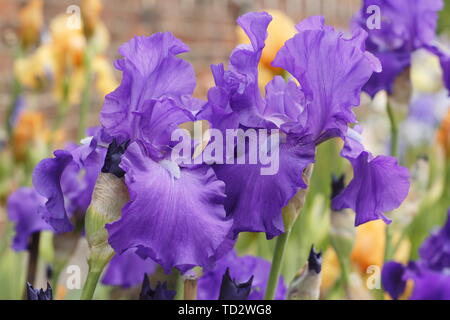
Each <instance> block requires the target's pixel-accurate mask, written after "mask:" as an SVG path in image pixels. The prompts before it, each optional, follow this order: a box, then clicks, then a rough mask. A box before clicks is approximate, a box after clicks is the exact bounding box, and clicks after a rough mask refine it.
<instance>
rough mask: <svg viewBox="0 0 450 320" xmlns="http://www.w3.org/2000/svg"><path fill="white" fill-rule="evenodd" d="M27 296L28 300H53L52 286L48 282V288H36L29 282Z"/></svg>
mask: <svg viewBox="0 0 450 320" xmlns="http://www.w3.org/2000/svg"><path fill="white" fill-rule="evenodd" d="M27 298H28V300H53V292H52V287H51V286H50V284H49V283H48V282H47V289H46V290H45V291H44V289H42V288H41V289H39V290H38V289H35V288H33V286H32V285H31V284H30V283H29V282H27Z"/></svg>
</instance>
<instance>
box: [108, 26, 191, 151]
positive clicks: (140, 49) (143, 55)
mask: <svg viewBox="0 0 450 320" xmlns="http://www.w3.org/2000/svg"><path fill="white" fill-rule="evenodd" d="M186 51H188V47H187V46H186V45H185V44H184V43H183V42H181V41H180V40H178V39H177V38H175V37H174V36H173V35H172V34H171V33H156V34H154V35H152V36H150V37H134V38H133V39H132V40H130V41H128V42H127V43H125V44H124V45H122V46H121V47H120V49H119V52H120V54H121V55H122V56H123V58H122V59H120V60H118V61H117V62H116V68H117V69H118V70H120V71H122V82H121V84H120V86H119V87H118V88H117V89H116V90H115V91H113V92H111V93H110V94H108V95H107V96H106V97H105V103H104V105H103V109H102V112H101V114H100V122H101V123H102V125H103V127H104V128H105V130H106V132H107V133H108V134H109V135H111V136H114V137H116V138H119V137H121V138H122V139H123V140H128V139H132V138H134V134H135V133H134V132H133V130H134V128H136V127H137V125H136V123H135V121H140V116H141V114H142V112H143V111H144V108H145V106H146V104H147V103H149V101H150V100H158V99H161V98H163V97H169V98H172V99H174V100H175V101H177V103H178V104H179V105H183V104H184V103H186V101H187V102H188V103H189V104H192V103H194V102H193V100H192V99H188V100H186V99H183V97H184V96H190V95H191V94H192V92H193V91H194V88H195V73H194V70H193V68H192V66H191V65H190V64H189V63H188V62H186V61H184V60H182V59H179V58H177V57H176V55H177V54H180V53H183V52H186ZM186 108H188V109H191V108H192V106H191V105H188V106H186ZM120 142H121V141H120Z"/></svg>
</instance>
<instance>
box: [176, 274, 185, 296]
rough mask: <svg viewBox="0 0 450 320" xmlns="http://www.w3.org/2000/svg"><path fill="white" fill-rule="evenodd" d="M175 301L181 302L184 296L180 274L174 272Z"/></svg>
mask: <svg viewBox="0 0 450 320" xmlns="http://www.w3.org/2000/svg"><path fill="white" fill-rule="evenodd" d="M175 292H176V295H175V300H183V295H184V280H183V276H182V275H181V272H180V271H178V270H175Z"/></svg>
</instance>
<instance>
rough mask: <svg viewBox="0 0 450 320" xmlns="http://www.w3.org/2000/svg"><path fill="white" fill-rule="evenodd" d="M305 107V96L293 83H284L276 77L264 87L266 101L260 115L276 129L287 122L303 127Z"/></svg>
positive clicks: (304, 123)
mask: <svg viewBox="0 0 450 320" xmlns="http://www.w3.org/2000/svg"><path fill="white" fill-rule="evenodd" d="M305 105H306V100H305V96H304V94H303V92H302V91H301V89H300V88H299V87H298V86H297V85H296V84H295V82H294V81H291V80H289V81H288V82H286V81H284V79H283V78H282V77H280V76H276V77H274V78H273V80H272V81H270V82H269V83H268V84H267V85H266V101H265V106H264V110H263V111H262V115H263V116H264V118H265V119H267V120H269V121H271V122H273V123H275V124H276V125H277V127H281V126H282V125H283V124H285V123H289V122H295V123H298V124H299V125H301V126H303V127H304V126H305V125H306V112H303V111H304V110H305Z"/></svg>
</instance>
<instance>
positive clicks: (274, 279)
mask: <svg viewBox="0 0 450 320" xmlns="http://www.w3.org/2000/svg"><path fill="white" fill-rule="evenodd" d="M312 171H313V165H312V164H310V165H308V166H307V167H306V168H305V169H304V170H303V173H302V179H303V181H304V182H305V183H306V185H308V184H309V180H310V178H311V174H312ZM307 192H308V188H306V189H300V190H299V191H298V192H297V194H296V195H295V196H294V197H293V198H292V199H291V200H289V203H288V204H287V205H286V206H285V207H284V208H283V210H282V215H283V222H284V229H285V232H284V233H283V234H281V235H279V236H278V237H277V242H276V244H275V251H274V252H273V258H272V266H271V267H270V275H269V281H268V283H267V288H266V294H265V296H264V299H265V300H273V298H274V297H275V291H276V288H277V284H278V279H279V277H280V270H281V264H282V263H283V256H284V252H285V251H286V245H287V241H288V239H289V235H290V233H291V230H292V227H293V226H294V224H295V221H296V220H297V218H298V216H299V214H300V212H301V210H302V209H303V207H304V205H305V200H306V194H307Z"/></svg>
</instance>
